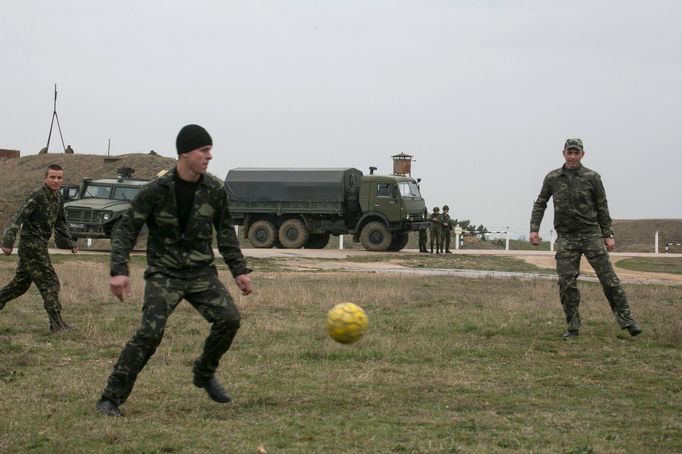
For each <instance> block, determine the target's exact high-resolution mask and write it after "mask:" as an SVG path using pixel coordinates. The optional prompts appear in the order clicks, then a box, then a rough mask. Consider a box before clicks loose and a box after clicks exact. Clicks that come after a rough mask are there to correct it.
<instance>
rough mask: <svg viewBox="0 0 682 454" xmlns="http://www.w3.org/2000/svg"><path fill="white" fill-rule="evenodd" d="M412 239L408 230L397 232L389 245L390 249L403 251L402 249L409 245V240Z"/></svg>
mask: <svg viewBox="0 0 682 454" xmlns="http://www.w3.org/2000/svg"><path fill="white" fill-rule="evenodd" d="M409 240H410V234H409V233H407V232H401V233H396V234H395V235H393V241H391V244H390V245H389V246H388V250H389V251H391V252H398V251H402V249H403V248H404V247H405V246H407V242H408V241H409Z"/></svg>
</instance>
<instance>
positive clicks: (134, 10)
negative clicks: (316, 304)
mask: <svg viewBox="0 0 682 454" xmlns="http://www.w3.org/2000/svg"><path fill="white" fill-rule="evenodd" d="M681 23H682V2H679V1H676V0H668V1H663V0H661V1H657V0H650V1H646V2H645V1H634V0H610V1H606V0H601V1H600V0H578V1H570V2H569V1H522V0H518V1H511V0H510V1H494V0H489V1H485V0H479V1H474V0H470V1H464V0H461V1H457V0H452V1H438V0H415V1H396V0H393V1H389V0H385V1H379V0H377V1H371V0H356V1H351V0H345V1H341V0H338V1H333V0H307V1H304V0H291V1H287V0H281V1H274V0H271V1H265V0H260V1H257V0H248V1H247V0H245V1H229V0H228V1H224V0H223V1H202V0H193V1H187V2H185V1H167V0H166V1H129V0H123V1H121V0H118V1H115V2H114V1H109V2H100V1H84V0H83V1H72V0H60V1H59V2H56V1H53V0H45V1H32V0H25V1H14V2H9V1H7V2H3V6H2V14H1V15H0V49H1V51H2V52H1V59H2V60H1V61H2V70H1V71H0V81H1V82H2V84H1V87H2V88H1V92H0V106H1V108H0V148H11V149H20V150H21V154H22V156H27V155H31V154H36V153H37V152H38V151H39V150H40V149H41V148H42V147H43V146H45V143H46V141H47V135H48V130H49V126H50V120H51V115H52V102H53V89H54V84H55V83H56V84H57V88H58V92H59V97H58V102H57V112H58V116H59V120H60V123H61V127H62V131H63V134H64V140H65V142H66V143H67V144H71V145H72V146H73V148H74V149H75V150H76V153H91V154H106V153H107V144H108V140H109V139H111V154H124V153H133V152H142V153H146V152H148V151H149V150H152V149H153V150H155V151H156V152H158V153H159V154H161V155H164V156H175V137H176V134H177V132H178V130H179V129H180V127H182V126H183V125H185V124H187V123H198V124H201V125H203V126H204V127H206V128H207V129H208V131H209V132H210V133H211V135H212V136H213V141H214V160H213V162H212V164H211V167H210V171H211V172H212V173H213V174H215V175H217V176H219V177H220V178H224V177H225V175H226V173H227V171H228V170H229V169H231V168H234V167H244V166H248V167H258V166H263V167H327V166H329V167H356V168H359V169H361V170H363V171H366V170H367V168H368V166H370V165H373V166H376V167H378V168H379V172H380V173H390V172H391V170H392V163H391V156H392V155H394V154H398V153H407V154H411V155H413V156H414V159H415V160H416V161H415V162H414V163H413V176H414V177H420V178H422V184H421V188H422V192H423V195H424V197H425V198H426V200H427V204H428V206H429V208H431V207H433V206H436V205H438V206H442V205H443V204H446V203H447V204H449V205H450V207H451V214H452V215H453V217H455V218H459V219H463V218H465V219H470V220H471V221H472V222H474V223H476V224H484V225H486V226H487V227H488V228H489V229H491V230H496V229H504V228H505V227H506V226H510V230H511V231H512V232H513V235H514V237H516V236H518V235H525V234H526V233H527V231H528V219H529V217H530V211H531V207H532V202H533V201H534V199H535V198H536V196H537V193H538V192H539V190H540V186H541V183H542V179H543V177H544V175H545V174H546V173H547V172H548V171H549V170H551V169H553V168H557V167H560V166H561V164H562V162H563V158H562V156H561V150H562V147H563V143H564V140H565V139H566V138H568V137H581V138H582V139H583V141H584V143H585V149H586V156H585V159H584V161H583V164H585V165H586V166H587V167H590V168H592V169H593V170H596V171H597V172H599V173H601V174H602V177H603V181H604V184H605V186H606V191H607V195H608V198H609V203H610V208H611V216H612V217H613V218H614V219H632V218H682V184H681V183H680V178H679V174H680V171H681V170H682V146H681V145H680V144H681V143H682V140H681V139H682V138H681V136H682V132H681V131H682V26H680V24H681ZM60 147H61V142H60V140H59V137H58V135H53V137H52V141H51V144H50V152H59V151H60ZM67 172H68V169H67ZM551 220H552V216H551V207H550V209H549V210H548V213H547V215H546V216H545V221H544V223H543V229H542V230H543V232H541V233H543V234H544V235H549V229H550V228H551Z"/></svg>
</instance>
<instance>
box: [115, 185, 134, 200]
mask: <svg viewBox="0 0 682 454" xmlns="http://www.w3.org/2000/svg"><path fill="white" fill-rule="evenodd" d="M138 192H140V188H129V187H128V188H127V187H124V186H119V187H117V188H116V191H115V192H114V199H116V200H133V199H134V198H135V196H136V195H137V193H138Z"/></svg>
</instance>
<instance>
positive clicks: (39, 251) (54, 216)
mask: <svg viewBox="0 0 682 454" xmlns="http://www.w3.org/2000/svg"><path fill="white" fill-rule="evenodd" d="M63 183H64V169H62V167H61V166H59V165H57V164H51V165H50V166H48V168H47V171H46V172H45V182H44V184H43V186H42V187H41V188H40V189H38V190H37V191H35V192H34V193H33V194H31V195H30V196H29V198H28V199H27V200H26V202H25V203H24V204H23V205H22V206H21V208H19V210H18V211H17V212H16V213H15V214H14V216H13V217H12V221H11V223H10V226H9V227H7V228H6V229H5V232H4V234H3V236H2V252H3V253H4V254H5V255H10V254H12V249H13V248H14V241H15V240H16V236H17V232H18V231H19V230H20V229H21V236H20V239H19V251H18V255H19V263H18V264H17V272H16V275H15V276H14V279H12V281H11V282H10V283H9V284H7V285H6V286H5V287H4V288H3V289H1V290H0V309H2V308H4V307H5V304H7V302H8V301H10V300H13V299H14V298H18V297H19V296H21V295H23V294H24V293H26V291H27V290H28V288H29V287H30V286H31V282H33V283H35V285H36V287H38V291H40V294H41V295H42V297H43V302H44V307H45V310H46V311H47V315H48V318H49V320H50V331H53V332H54V331H64V330H69V329H71V326H70V325H67V324H66V323H64V320H62V316H61V311H62V305H61V303H60V302H59V278H58V277H57V273H55V271H54V268H53V267H52V262H51V261H50V254H49V253H48V251H47V241H48V240H49V239H50V236H52V231H53V230H54V234H55V241H56V243H57V246H59V247H63V248H66V249H71V251H72V252H73V253H76V252H78V247H77V246H76V243H75V242H74V241H73V239H72V238H71V235H70V234H69V230H68V228H67V227H66V222H65V221H64V207H63V202H62V197H61V193H60V189H61V187H62V184H63Z"/></svg>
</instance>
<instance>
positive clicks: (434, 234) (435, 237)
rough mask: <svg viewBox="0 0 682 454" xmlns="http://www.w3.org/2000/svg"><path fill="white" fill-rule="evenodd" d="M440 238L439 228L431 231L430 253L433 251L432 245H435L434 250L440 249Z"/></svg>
mask: <svg viewBox="0 0 682 454" xmlns="http://www.w3.org/2000/svg"><path fill="white" fill-rule="evenodd" d="M440 237H441V229H440V228H437V229H434V228H432V229H431V236H430V238H431V241H430V244H431V250H432V251H433V246H434V243H435V245H436V249H440Z"/></svg>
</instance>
